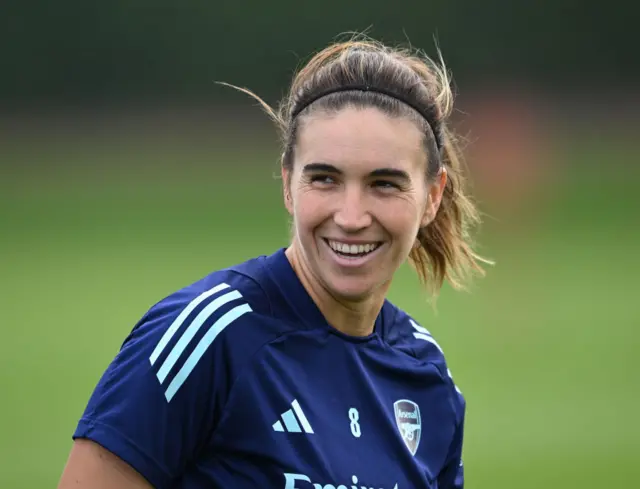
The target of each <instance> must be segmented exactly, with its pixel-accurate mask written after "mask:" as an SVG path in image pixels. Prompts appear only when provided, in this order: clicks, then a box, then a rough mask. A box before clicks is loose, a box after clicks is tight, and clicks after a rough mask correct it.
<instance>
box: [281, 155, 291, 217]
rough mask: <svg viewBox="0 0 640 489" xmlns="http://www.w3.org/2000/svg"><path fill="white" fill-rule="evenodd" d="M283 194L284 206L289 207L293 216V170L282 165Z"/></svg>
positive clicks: (288, 209) (288, 210)
mask: <svg viewBox="0 0 640 489" xmlns="http://www.w3.org/2000/svg"><path fill="white" fill-rule="evenodd" d="M281 175H282V194H283V195H282V196H283V198H284V206H285V208H286V209H287V212H288V213H289V215H291V216H293V199H292V198H291V185H290V179H291V171H290V170H287V169H285V168H284V167H282V170H281Z"/></svg>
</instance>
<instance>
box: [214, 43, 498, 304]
mask: <svg viewBox="0 0 640 489" xmlns="http://www.w3.org/2000/svg"><path fill="white" fill-rule="evenodd" d="M223 84H224V83H223ZM224 85H227V84H224ZM230 86H232V87H233V88H237V89H239V90H240V91H242V92H244V93H247V94H249V95H250V96H252V97H254V98H255V99H256V100H258V102H260V104H261V105H262V106H263V108H264V109H265V110H266V112H267V113H268V114H269V116H270V117H271V118H272V119H273V121H274V122H275V123H276V124H277V126H278V129H279V132H280V135H281V139H282V146H283V153H282V162H281V163H282V165H283V166H284V167H285V168H287V169H292V167H293V160H294V151H295V146H296V140H297V135H298V133H299V128H300V124H301V123H303V121H304V119H305V117H306V116H307V115H309V114H311V113H312V112H316V111H321V110H322V111H326V112H335V111H338V110H340V109H341V108H344V107H345V106H352V107H358V108H360V107H375V108H378V109H379V110H381V111H383V112H384V113H386V114H388V115H390V116H393V117H408V118H409V119H411V120H413V121H414V122H415V123H416V124H417V125H418V127H420V128H421V130H422V132H423V134H424V135H425V149H426V151H427V155H428V162H429V163H428V165H427V174H426V178H427V180H429V181H431V180H433V179H434V178H435V177H436V176H437V175H438V172H439V171H440V169H441V167H444V168H445V169H446V171H447V175H448V178H447V183H446V186H445V189H444V192H443V196H442V202H441V204H440V207H439V209H438V212H437V213H436V216H435V218H434V220H433V221H432V222H431V223H430V224H429V225H427V226H426V227H424V228H422V229H420V230H419V232H418V236H417V241H418V242H419V244H420V246H416V247H414V249H413V250H412V251H411V253H410V254H409V261H410V263H411V265H412V266H413V267H414V268H415V269H416V271H417V273H418V275H419V277H420V280H421V281H422V283H423V284H424V285H425V286H426V287H427V288H428V290H430V291H431V292H432V293H433V294H437V292H438V291H439V289H440V288H441V286H442V283H443V281H444V280H447V281H448V282H449V283H450V284H451V285H452V286H453V287H454V288H456V289H460V288H463V287H464V282H465V280H466V279H467V278H469V276H470V275H471V274H472V273H473V272H478V273H480V274H484V271H483V269H482V268H481V266H480V263H490V262H489V261H487V260H485V259H484V258H482V257H480V256H479V255H478V254H477V253H476V252H475V251H474V250H473V247H472V242H471V236H470V231H471V229H472V228H473V227H474V226H475V225H476V224H479V222H480V216H479V213H478V210H477V209H476V207H475V205H474V204H473V202H472V201H471V200H470V198H469V196H468V194H467V191H466V188H465V187H466V179H465V175H464V169H465V168H464V165H463V158H462V151H461V148H460V144H459V140H458V138H457V137H456V135H455V134H454V133H453V131H452V130H451V129H450V128H449V127H448V126H447V122H448V119H449V117H450V115H451V113H452V109H453V93H452V90H451V87H450V80H449V75H448V73H447V70H446V69H445V66H444V62H443V60H442V56H440V64H437V63H435V62H434V61H433V60H431V59H430V58H429V57H427V56H426V55H424V54H423V53H421V52H411V51H410V50H408V49H402V48H391V47H388V46H386V45H383V44H381V43H379V42H377V41H374V40H371V39H368V38H366V39H363V38H359V39H358V38H355V39H350V40H348V41H345V42H337V43H334V44H331V45H330V46H328V47H327V48H325V49H323V50H322V51H320V52H319V53H317V54H315V55H314V56H313V57H312V58H311V60H310V61H309V62H308V63H307V64H306V65H305V66H304V67H303V68H302V69H301V70H300V71H299V72H298V73H297V74H296V76H295V77H294V79H293V82H292V85H291V88H290V90H289V93H288V95H287V96H286V97H285V98H284V100H283V101H282V102H281V104H280V106H279V107H278V110H277V111H276V110H273V109H272V108H271V107H270V106H269V105H268V104H267V103H266V102H264V101H263V100H262V99H261V98H259V97H258V96H256V95H255V94H253V93H252V92H251V91H249V90H247V89H245V88H240V87H235V86H233V85H230ZM350 87H358V88H356V89H350ZM363 87H364V88H363ZM394 94H395V96H394ZM290 173H291V172H290ZM285 184H288V182H285Z"/></svg>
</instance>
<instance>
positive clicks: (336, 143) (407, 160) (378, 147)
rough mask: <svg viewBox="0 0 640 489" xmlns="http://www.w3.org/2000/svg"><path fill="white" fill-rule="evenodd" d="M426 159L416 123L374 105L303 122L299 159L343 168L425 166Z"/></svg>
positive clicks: (297, 149) (417, 167)
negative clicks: (373, 106)
mask: <svg viewBox="0 0 640 489" xmlns="http://www.w3.org/2000/svg"><path fill="white" fill-rule="evenodd" d="M426 158H427V157H426V152H425V150H424V146H423V135H422V134H421V132H420V130H419V129H418V127H417V126H416V125H415V123H413V122H412V121H411V120H409V119H407V118H403V117H390V116H388V115H386V114H384V113H383V112H381V111H380V110H378V109H373V108H367V109H356V108H345V109H342V110H340V111H339V112H337V113H332V114H324V113H319V114H311V115H310V116H309V117H308V118H305V120H304V121H303V123H302V125H301V128H300V130H299V133H298V144H297V146H296V161H297V162H300V163H302V164H307V163H311V162H323V163H330V164H332V165H335V166H338V167H341V169H343V170H348V169H349V168H354V169H356V168H363V169H373V168H376V167H392V168H399V167H402V168H403V169H406V170H410V169H422V168H424V166H425V165H426Z"/></svg>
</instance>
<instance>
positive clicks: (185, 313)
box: [149, 284, 229, 365]
mask: <svg viewBox="0 0 640 489" xmlns="http://www.w3.org/2000/svg"><path fill="white" fill-rule="evenodd" d="M228 288H229V286H228V285H227V284H220V285H216V286H215V287H213V288H212V289H209V290H207V291H206V292H203V293H202V294H200V295H199V296H198V297H196V298H195V299H193V300H192V301H191V302H189V304H188V305H187V307H185V308H184V309H183V310H182V312H181V313H180V315H179V316H178V317H177V318H176V319H175V320H174V321H173V323H171V326H169V329H167V331H165V333H164V334H163V335H162V338H160V341H159V342H158V344H157V345H156V347H155V349H154V350H153V353H152V354H151V356H150V357H149V360H150V361H151V365H153V364H154V363H156V360H157V359H158V357H159V356H160V354H161V353H162V350H164V349H165V347H166V346H167V344H168V343H169V341H171V338H173V335H174V334H176V331H178V328H179V327H180V326H182V323H184V320H185V319H187V317H188V316H189V314H191V313H192V312H193V310H194V309H195V308H196V307H198V305H199V304H200V303H202V301H204V300H205V299H207V298H208V297H211V296H212V295H214V294H217V293H218V292H220V291H221V290H224V289H228Z"/></svg>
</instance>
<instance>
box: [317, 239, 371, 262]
mask: <svg viewBox="0 0 640 489" xmlns="http://www.w3.org/2000/svg"><path fill="white" fill-rule="evenodd" d="M323 239H324V241H325V242H326V243H327V244H328V245H329V248H331V250H332V251H333V252H334V253H335V254H336V255H339V256H342V257H344V258H362V257H364V256H367V255H369V254H370V253H373V252H374V251H375V250H377V249H378V248H379V247H380V246H381V245H382V242H381V241H372V242H370V243H363V244H348V243H342V242H340V241H335V240H332V239H326V238H323Z"/></svg>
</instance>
